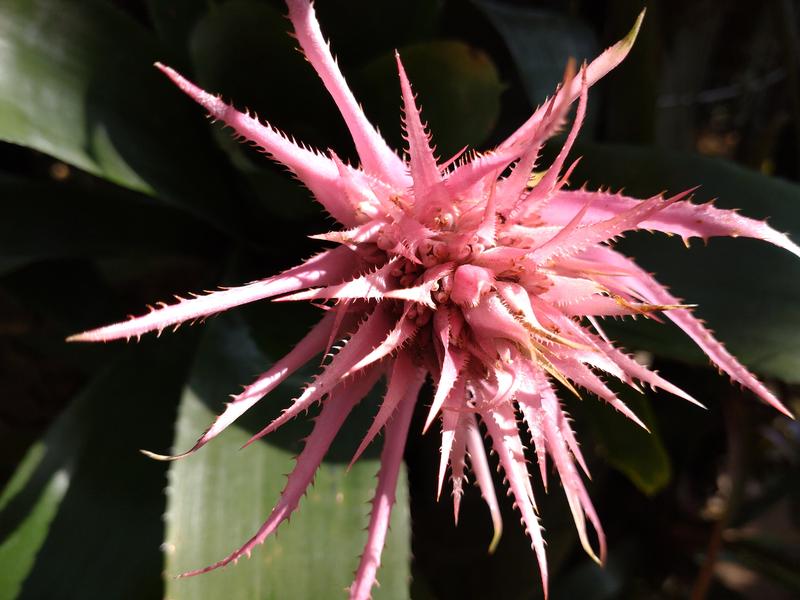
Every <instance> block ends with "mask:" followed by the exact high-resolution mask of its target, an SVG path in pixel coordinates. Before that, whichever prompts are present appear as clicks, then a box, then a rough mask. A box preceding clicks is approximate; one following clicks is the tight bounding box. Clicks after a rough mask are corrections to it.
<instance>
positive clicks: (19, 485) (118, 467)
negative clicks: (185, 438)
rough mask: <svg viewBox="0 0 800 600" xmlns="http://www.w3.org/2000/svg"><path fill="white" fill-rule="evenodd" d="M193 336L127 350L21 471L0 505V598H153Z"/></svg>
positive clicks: (156, 595) (66, 413) (82, 396)
mask: <svg viewBox="0 0 800 600" xmlns="http://www.w3.org/2000/svg"><path fill="white" fill-rule="evenodd" d="M192 339H193V336H186V335H183V336H175V337H174V338H173V339H172V340H171V341H165V340H161V342H160V343H159V344H158V345H156V344H152V345H151V344H149V343H145V344H143V345H142V347H137V348H128V349H126V351H125V352H124V353H123V355H122V356H120V357H118V359H117V360H115V361H113V362H112V364H111V365H110V366H108V367H107V368H106V369H103V370H102V371H101V372H100V374H99V375H97V376H96V377H95V379H94V380H92V382H91V383H90V384H89V385H88V386H87V387H86V389H85V390H84V392H83V393H81V394H79V396H78V397H77V398H76V399H75V400H74V402H73V403H72V404H71V405H70V406H69V407H68V408H67V409H66V410H65V411H64V413H63V414H62V415H61V416H60V417H59V419H58V420H57V421H56V422H55V424H54V425H53V426H52V427H51V429H50V430H49V431H48V433H47V434H46V435H45V436H44V438H43V439H42V441H41V442H39V443H38V444H36V445H35V446H34V447H33V448H32V449H31V450H30V451H29V453H28V455H27V457H26V458H25V460H24V461H23V462H22V463H21V465H20V467H19V469H18V471H17V473H16V474H15V476H14V477H13V478H12V480H11V482H10V483H9V484H8V486H7V487H6V489H5V490H4V492H3V494H2V496H0V598H2V599H3V600H11V599H12V598H20V599H26V598H30V599H35V598H62V599H64V600H70V599H73V598H74V599H76V600H77V599H81V600H83V599H86V598H126V599H127V598H129V599H130V600H134V599H135V600H149V599H152V600H155V599H156V598H159V597H160V596H161V591H162V590H161V585H160V583H159V576H160V573H161V571H162V558H161V556H160V551H159V546H160V544H161V542H162V539H163V524H162V522H161V520H160V518H159V516H160V514H161V513H162V511H163V507H164V496H163V494H162V490H163V488H164V484H165V481H166V478H165V476H166V468H165V466H164V465H159V464H154V463H152V462H148V461H147V460H146V459H145V458H144V457H143V456H141V455H140V454H139V453H138V452H137V449H138V448H139V446H141V445H143V444H146V445H149V444H156V445H160V444H165V443H168V442H169V440H170V439H171V436H172V423H173V421H174V418H175V409H176V406H177V401H178V398H179V393H180V384H181V381H182V379H183V377H184V375H185V369H186V366H187V364H186V363H187V362H188V361H187V360H186V357H187V356H189V355H190V354H191V352H190V349H191V346H190V344H189V343H190V342H191V340H192Z"/></svg>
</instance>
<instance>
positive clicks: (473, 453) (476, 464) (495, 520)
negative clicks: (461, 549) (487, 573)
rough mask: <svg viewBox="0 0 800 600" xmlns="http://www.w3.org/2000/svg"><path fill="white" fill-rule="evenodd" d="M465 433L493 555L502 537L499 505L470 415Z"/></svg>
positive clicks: (482, 448) (483, 450)
mask: <svg viewBox="0 0 800 600" xmlns="http://www.w3.org/2000/svg"><path fill="white" fill-rule="evenodd" d="M466 433H467V450H468V451H469V463H470V466H471V467H472V472H473V473H475V480H476V481H477V482H478V486H479V487H480V490H481V495H482V496H483V499H484V501H485V502H486V506H487V507H488V508H489V514H490V515H491V517H492V526H493V527H494V535H493V536H492V541H491V542H490V543H489V554H493V553H494V551H495V549H496V548H497V544H499V543H500V538H501V537H502V535H503V518H502V516H501V515H500V504H499V503H498V502H497V494H496V493H495V490H494V482H493V481H492V471H491V469H490V468H489V459H488V458H487V457H486V450H485V448H484V447H483V439H482V438H481V433H480V430H479V429H478V423H477V422H476V420H475V417H474V415H472V414H468V415H467V430H466Z"/></svg>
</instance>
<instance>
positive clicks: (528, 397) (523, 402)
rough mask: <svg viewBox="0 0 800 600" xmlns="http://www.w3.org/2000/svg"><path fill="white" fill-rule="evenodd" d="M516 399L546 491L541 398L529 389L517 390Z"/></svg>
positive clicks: (545, 455)
mask: <svg viewBox="0 0 800 600" xmlns="http://www.w3.org/2000/svg"><path fill="white" fill-rule="evenodd" d="M516 399H517V404H518V405H519V408H520V412H522V417H523V418H524V419H525V423H527V425H528V432H529V433H530V434H531V440H532V441H533V446H534V450H535V451H536V462H537V463H538V464H539V475H540V477H541V478H542V485H544V489H545V491H547V445H546V442H545V439H544V426H543V424H542V406H541V400H540V399H539V395H538V394H535V393H531V392H529V391H519V392H517V397H516Z"/></svg>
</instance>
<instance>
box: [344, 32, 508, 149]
mask: <svg viewBox="0 0 800 600" xmlns="http://www.w3.org/2000/svg"><path fill="white" fill-rule="evenodd" d="M399 52H400V57H401V58H402V60H403V65H404V66H405V68H406V71H407V72H408V77H409V79H410V80H411V84H412V86H413V88H414V92H415V93H416V94H417V104H418V105H419V106H421V108H422V116H423V119H424V120H425V121H427V123H428V126H429V130H430V132H431V134H432V137H433V143H434V144H435V145H436V148H437V150H438V151H439V153H440V154H441V158H442V159H443V160H446V159H447V158H450V155H452V154H453V153H455V152H457V151H458V150H460V149H461V148H463V147H464V146H465V145H468V146H470V147H475V146H478V145H479V144H480V143H481V142H482V141H483V140H484V139H486V137H487V136H488V135H489V134H490V133H491V131H492V129H493V128H494V125H495V123H496V121H497V117H498V115H499V113H500V94H501V93H502V91H503V84H502V83H501V82H500V76H499V74H498V72H497V68H496V67H495V65H494V63H493V62H492V60H491V59H490V58H489V56H488V55H486V54H485V53H483V52H482V51H481V50H478V49H477V48H473V47H471V46H468V45H467V44H465V43H463V42H455V41H436V42H426V43H419V44H413V45H410V46H405V47H403V48H400V49H399ZM355 75H356V76H355V77H353V84H354V87H355V89H356V91H357V92H358V94H357V95H358V98H359V99H360V100H361V101H362V102H363V104H364V109H365V111H366V112H367V114H368V115H369V116H370V118H372V119H374V121H375V122H376V123H377V124H378V125H379V126H380V130H381V132H382V133H383V135H385V136H386V138H387V140H388V141H389V143H390V145H392V146H393V147H394V148H402V147H405V143H404V141H403V139H402V137H401V131H402V130H401V126H400V124H401V112H400V107H401V102H400V84H399V82H398V81H399V80H398V78H397V63H396V61H395V58H394V53H393V52H392V53H387V54H384V55H382V56H379V57H378V58H376V59H374V60H372V61H371V62H369V63H368V64H367V65H365V66H364V67H363V69H361V70H360V71H359V72H358V73H356V74H355Z"/></svg>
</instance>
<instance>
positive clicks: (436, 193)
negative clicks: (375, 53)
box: [395, 52, 443, 215]
mask: <svg viewBox="0 0 800 600" xmlns="http://www.w3.org/2000/svg"><path fill="white" fill-rule="evenodd" d="M395 58H396V59H397V71H398V73H399V75H400V91H401V92H402V95H403V112H404V113H405V118H404V124H405V130H406V136H407V139H408V155H409V162H410V167H411V178H412V179H413V180H414V184H413V185H414V198H415V202H416V207H415V213H416V214H417V215H420V212H421V210H423V209H424V208H426V205H427V203H428V202H429V201H430V200H437V199H439V198H441V197H442V196H443V190H442V176H441V173H440V172H439V167H438V166H437V164H436V157H434V155H433V151H432V150H431V147H430V136H429V135H428V132H427V131H426V130H425V126H424V125H423V124H422V120H421V118H420V113H419V109H418V108H417V104H416V102H415V101H414V92H413V91H411V83H410V82H409V81H408V76H407V75H406V70H405V69H404V68H403V63H402V61H401V60H400V54H398V53H397V52H395Z"/></svg>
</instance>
